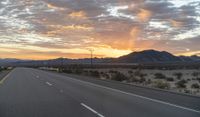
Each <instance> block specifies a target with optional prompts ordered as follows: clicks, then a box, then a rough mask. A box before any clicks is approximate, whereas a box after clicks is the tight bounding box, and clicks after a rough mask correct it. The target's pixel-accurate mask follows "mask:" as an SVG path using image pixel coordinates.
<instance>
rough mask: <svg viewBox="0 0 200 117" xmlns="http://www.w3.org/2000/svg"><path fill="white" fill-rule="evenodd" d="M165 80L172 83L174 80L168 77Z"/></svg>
mask: <svg viewBox="0 0 200 117" xmlns="http://www.w3.org/2000/svg"><path fill="white" fill-rule="evenodd" d="M166 80H167V81H170V82H173V81H174V78H171V77H168V78H167V79H166Z"/></svg>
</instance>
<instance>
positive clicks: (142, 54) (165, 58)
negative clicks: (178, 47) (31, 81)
mask: <svg viewBox="0 0 200 117" xmlns="http://www.w3.org/2000/svg"><path fill="white" fill-rule="evenodd" d="M197 61H198V62H200V57H199V56H196V55H193V56H175V55H173V54H171V53H169V52H167V51H157V50H143V51H138V52H132V53H130V54H128V55H124V56H121V57H118V58H93V63H97V64H98V63H167V62H197ZM22 63H37V64H38V63H41V64H48V63H53V64H61V63H65V64H66V63H72V64H76V63H77V64H78V63H79V64H89V63H91V58H84V59H69V58H56V59H50V60H20V59H10V58H7V59H0V65H6V64H10V65H11V64H22Z"/></svg>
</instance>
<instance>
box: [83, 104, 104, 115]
mask: <svg viewBox="0 0 200 117" xmlns="http://www.w3.org/2000/svg"><path fill="white" fill-rule="evenodd" d="M81 105H82V106H83V107H85V108H86V109H88V110H90V111H91V112H93V113H94V114H96V115H98V116H99V117H105V116H103V115H102V114H100V113H98V112H97V111H95V110H94V109H92V108H91V107H89V106H87V105H86V104H84V103H81Z"/></svg>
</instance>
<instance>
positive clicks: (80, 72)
mask: <svg viewBox="0 0 200 117" xmlns="http://www.w3.org/2000/svg"><path fill="white" fill-rule="evenodd" d="M74 73H75V74H82V73H83V70H82V69H75V70H74Z"/></svg>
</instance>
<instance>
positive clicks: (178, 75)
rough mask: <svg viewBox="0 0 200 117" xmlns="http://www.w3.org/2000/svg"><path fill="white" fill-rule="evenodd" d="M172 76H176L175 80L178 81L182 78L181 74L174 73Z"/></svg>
mask: <svg viewBox="0 0 200 117" xmlns="http://www.w3.org/2000/svg"><path fill="white" fill-rule="evenodd" d="M173 75H174V76H176V78H177V79H179V80H180V79H181V78H182V76H183V74H182V73H174V74H173Z"/></svg>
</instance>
